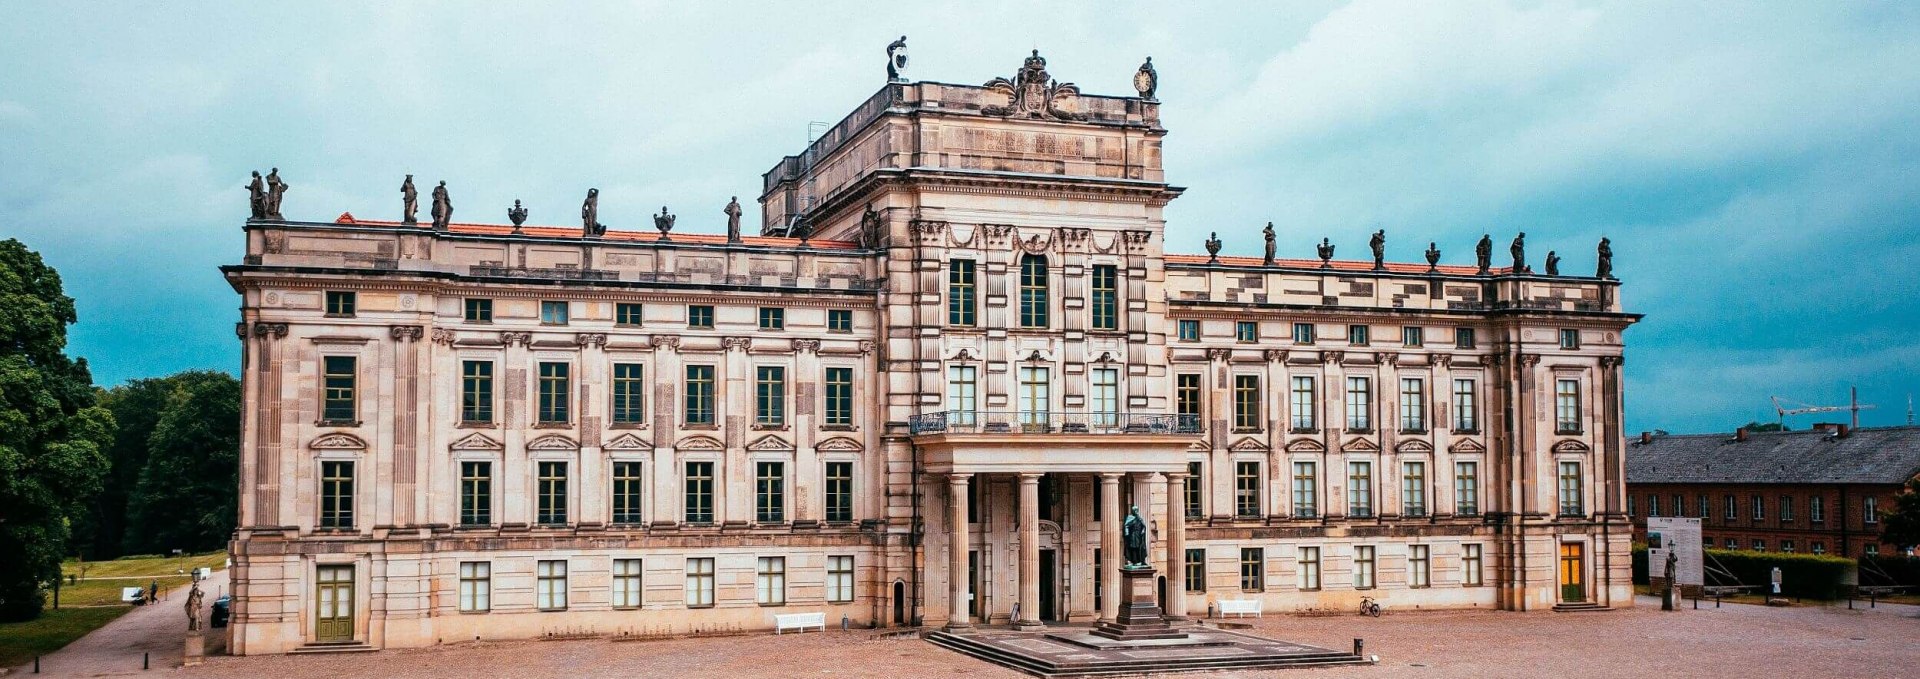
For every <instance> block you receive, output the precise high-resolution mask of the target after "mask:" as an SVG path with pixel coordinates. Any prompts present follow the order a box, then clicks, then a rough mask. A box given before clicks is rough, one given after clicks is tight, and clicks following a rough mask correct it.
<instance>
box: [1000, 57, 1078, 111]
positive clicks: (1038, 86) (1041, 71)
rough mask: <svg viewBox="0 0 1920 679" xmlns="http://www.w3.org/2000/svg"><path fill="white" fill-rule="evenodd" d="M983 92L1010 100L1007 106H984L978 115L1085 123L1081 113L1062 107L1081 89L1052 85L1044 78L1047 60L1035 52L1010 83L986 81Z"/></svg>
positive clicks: (1047, 78)
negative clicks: (996, 94)
mask: <svg viewBox="0 0 1920 679" xmlns="http://www.w3.org/2000/svg"><path fill="white" fill-rule="evenodd" d="M986 88H987V89H990V90H994V91H997V92H1000V93H1001V94H1005V95H1007V97H1008V98H1009V99H1011V100H1012V102H1011V104H1010V105H1008V106H986V107H982V108H981V109H980V112H981V113H984V114H987V115H990V116H1015V115H1017V116H1024V117H1027V118H1048V117H1052V118H1057V119H1060V120H1086V119H1087V116H1086V114H1083V113H1076V112H1073V111H1070V110H1068V109H1067V108H1066V107H1065V103H1066V102H1071V101H1073V100H1075V99H1077V98H1079V96H1080V88H1079V87H1078V86H1076V85H1074V84H1073V83H1064V82H1055V81H1054V79H1053V76H1051V75H1048V74H1047V60H1046V59H1045V58H1044V57H1041V56H1040V50H1034V51H1033V55H1032V56H1029V57H1027V61H1026V63H1024V64H1022V65H1021V66H1020V70H1019V71H1018V72H1016V73H1014V74H1013V79H1012V80H1008V79H1006V78H994V79H993V80H989V81H987V84H986Z"/></svg>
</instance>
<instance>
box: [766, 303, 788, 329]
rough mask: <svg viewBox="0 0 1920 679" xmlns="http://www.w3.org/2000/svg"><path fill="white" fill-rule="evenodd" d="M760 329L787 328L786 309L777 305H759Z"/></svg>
mask: <svg viewBox="0 0 1920 679" xmlns="http://www.w3.org/2000/svg"><path fill="white" fill-rule="evenodd" d="M760 329H761V330H785V329H787V310H786V309H781V308H779V307H765V306H763V307H760Z"/></svg>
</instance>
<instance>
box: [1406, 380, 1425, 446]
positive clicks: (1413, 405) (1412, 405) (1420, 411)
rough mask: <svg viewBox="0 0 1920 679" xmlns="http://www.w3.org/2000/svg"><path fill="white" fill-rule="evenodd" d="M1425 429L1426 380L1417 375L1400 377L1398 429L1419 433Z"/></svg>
mask: <svg viewBox="0 0 1920 679" xmlns="http://www.w3.org/2000/svg"><path fill="white" fill-rule="evenodd" d="M1426 430H1427V381H1426V380H1424V379H1421V378H1418V377H1404V378H1401V379H1400V431H1403V432H1406V433H1410V434H1413V433H1420V432H1424V431H1426Z"/></svg>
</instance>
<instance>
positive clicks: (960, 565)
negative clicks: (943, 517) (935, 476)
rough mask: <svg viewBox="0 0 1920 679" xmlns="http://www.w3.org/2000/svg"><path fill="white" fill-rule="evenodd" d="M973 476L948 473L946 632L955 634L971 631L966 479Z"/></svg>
mask: <svg viewBox="0 0 1920 679" xmlns="http://www.w3.org/2000/svg"><path fill="white" fill-rule="evenodd" d="M972 477H973V475H972V474H948V475H947V494H948V497H949V498H950V501H949V502H948V504H949V505H950V509H951V510H952V514H951V515H950V516H949V517H948V518H947V521H948V523H949V524H950V525H949V526H948V527H947V530H948V532H949V533H950V535H949V537H948V540H949V541H950V542H951V543H952V544H951V545H949V549H948V552H949V554H948V560H947V579H948V580H949V581H950V583H949V584H950V585H952V590H951V591H952V599H951V600H950V601H949V602H948V609H947V627H946V629H947V631H948V632H956V631H961V630H969V629H973V621H972V620H971V619H969V618H968V617H967V593H968V590H969V589H970V587H968V585H969V584H971V583H970V582H969V578H968V577H967V539H968V538H967V480H968V479H970V478H972Z"/></svg>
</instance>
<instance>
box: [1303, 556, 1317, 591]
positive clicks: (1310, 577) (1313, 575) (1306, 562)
mask: <svg viewBox="0 0 1920 679" xmlns="http://www.w3.org/2000/svg"><path fill="white" fill-rule="evenodd" d="M1299 566H1300V568H1299V571H1300V589H1302V590H1305V591H1309V592H1313V591H1319V589H1320V548H1319V547H1301V548H1300V559H1299Z"/></svg>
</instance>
